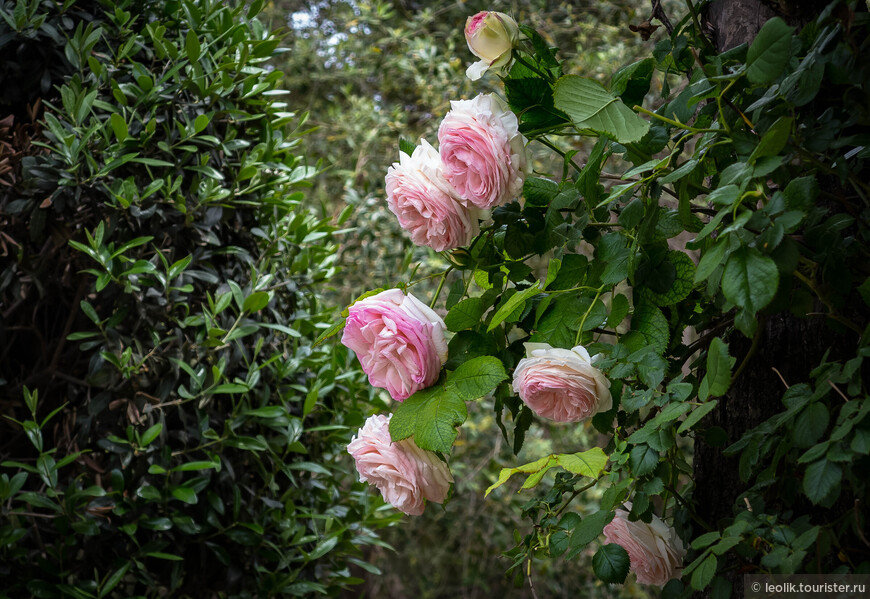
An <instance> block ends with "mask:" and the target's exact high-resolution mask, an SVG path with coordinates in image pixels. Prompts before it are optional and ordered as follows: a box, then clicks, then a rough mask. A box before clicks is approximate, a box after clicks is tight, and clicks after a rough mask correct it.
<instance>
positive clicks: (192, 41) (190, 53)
mask: <svg viewBox="0 0 870 599" xmlns="http://www.w3.org/2000/svg"><path fill="white" fill-rule="evenodd" d="M184 51H185V52H187V60H189V61H190V62H196V61H197V60H199V57H200V55H201V54H202V47H201V46H200V44H199V38H198V37H197V36H196V33H194V32H193V30H192V29H191V30H189V31H188V32H187V37H186V38H185V39H184Z"/></svg>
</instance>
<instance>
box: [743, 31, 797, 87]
mask: <svg viewBox="0 0 870 599" xmlns="http://www.w3.org/2000/svg"><path fill="white" fill-rule="evenodd" d="M793 31H794V28H792V27H789V26H788V25H786V24H785V21H783V20H782V19H780V18H779V17H774V18H772V19H770V20H769V21H768V22H767V23H765V24H764V26H763V27H762V28H761V30H760V31H759V32H758V35H756V36H755V39H754V40H753V41H752V45H751V46H749V51H748V52H747V54H746V76H747V77H748V78H749V81H751V82H752V83H756V84H758V83H770V82H772V81H773V80H774V79H776V78H777V77H778V76H779V74H780V73H782V70H783V69H784V68H785V65H786V64H787V63H788V59H789V57H790V56H791V35H792V32H793Z"/></svg>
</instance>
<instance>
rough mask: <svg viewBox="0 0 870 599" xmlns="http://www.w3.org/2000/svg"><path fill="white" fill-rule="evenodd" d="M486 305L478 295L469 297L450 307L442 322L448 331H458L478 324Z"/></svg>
mask: <svg viewBox="0 0 870 599" xmlns="http://www.w3.org/2000/svg"><path fill="white" fill-rule="evenodd" d="M486 309H487V305H486V304H485V303H484V301H483V299H481V298H479V297H469V298H466V299H464V300H462V301H461V302H459V303H458V304H456V305H455V306H453V307H452V308H450V311H449V312H448V313H447V316H445V317H444V324H445V325H446V326H447V330H448V331H453V332H454V333H458V332H459V331H462V330H464V329H469V328H471V327H473V326H475V325H478V324H480V318H481V316H483V313H484V312H486Z"/></svg>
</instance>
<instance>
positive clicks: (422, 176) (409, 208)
mask: <svg viewBox="0 0 870 599" xmlns="http://www.w3.org/2000/svg"><path fill="white" fill-rule="evenodd" d="M386 184H387V204H388V205H389V207H390V210H391V211H392V212H393V214H395V215H396V216H397V217H398V219H399V224H400V225H401V226H402V228H403V229H405V230H406V231H408V232H409V233H410V234H411V240H412V241H413V242H414V243H416V244H417V245H426V246H429V247H431V248H432V249H433V250H435V251H437V252H440V251H442V250H448V249H452V248H456V247H459V246H463V245H468V244H469V243H470V242H471V240H472V239H473V238H474V236H475V235H477V233H478V231H479V229H478V223H477V210H474V209H469V208H466V207H465V206H463V205H462V204H461V203H460V202H459V197H458V196H457V195H456V191H454V189H453V187H452V186H451V185H450V183H448V182H447V179H446V178H445V177H444V171H443V169H442V168H441V157H440V156H439V155H438V151H437V150H436V149H435V148H433V147H432V146H431V145H430V144H429V143H428V142H427V141H426V140H422V141H421V144H420V145H419V146H417V148H416V149H415V150H414V153H413V154H412V155H411V156H408V155H407V154H405V153H404V152H400V154H399V162H394V163H393V166H391V167H390V168H389V169H388V170H387V176H386Z"/></svg>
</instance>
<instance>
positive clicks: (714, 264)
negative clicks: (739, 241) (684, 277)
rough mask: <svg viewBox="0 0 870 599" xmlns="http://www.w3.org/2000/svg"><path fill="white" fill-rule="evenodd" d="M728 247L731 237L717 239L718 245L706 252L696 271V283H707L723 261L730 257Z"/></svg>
mask: <svg viewBox="0 0 870 599" xmlns="http://www.w3.org/2000/svg"><path fill="white" fill-rule="evenodd" d="M728 245H729V236H728V235H725V236H723V237H722V238H720V239H717V240H716V243H715V244H714V245H713V246H712V247H710V248H709V249H708V250H707V251H706V252H704V255H703V256H701V261H700V262H698V268H697V270H696V271H695V283H700V282H701V281H705V280H706V279H707V278H708V277H709V276H710V275H712V274H713V271H715V270H716V269H717V268H718V267H719V266H720V265H721V264H722V261H723V260H724V259H725V257H726V256H727V255H728Z"/></svg>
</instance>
